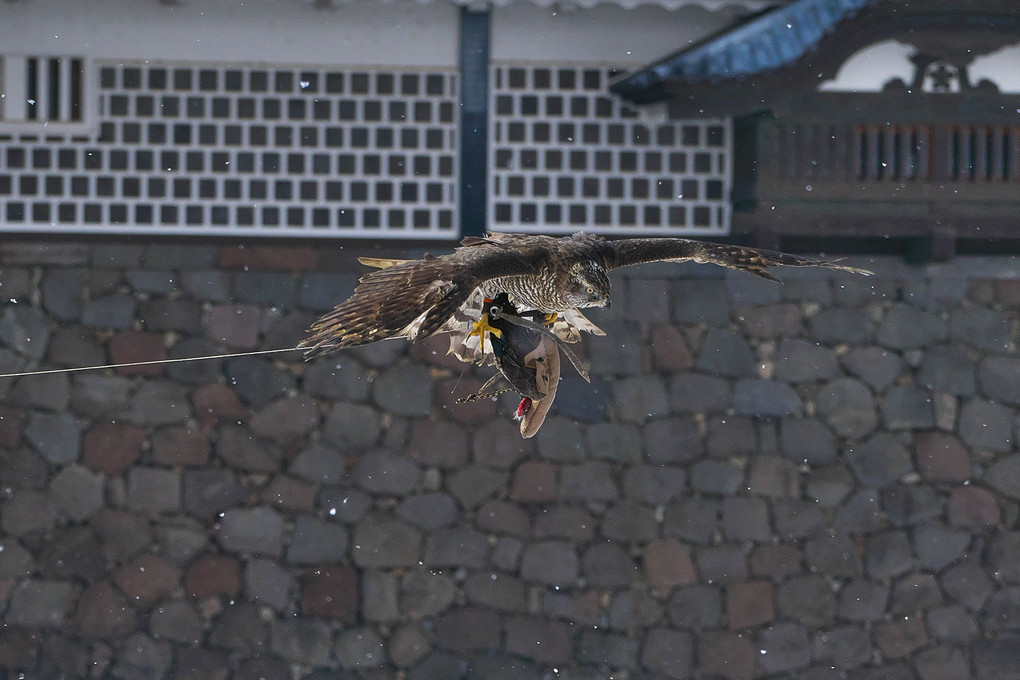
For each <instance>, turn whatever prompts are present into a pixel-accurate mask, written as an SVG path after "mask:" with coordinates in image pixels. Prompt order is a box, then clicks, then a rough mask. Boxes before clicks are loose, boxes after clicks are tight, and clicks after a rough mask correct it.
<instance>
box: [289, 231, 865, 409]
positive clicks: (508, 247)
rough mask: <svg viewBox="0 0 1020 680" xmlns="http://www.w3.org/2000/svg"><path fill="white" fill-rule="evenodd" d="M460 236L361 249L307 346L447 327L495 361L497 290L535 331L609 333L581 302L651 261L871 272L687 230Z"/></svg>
mask: <svg viewBox="0 0 1020 680" xmlns="http://www.w3.org/2000/svg"><path fill="white" fill-rule="evenodd" d="M462 243H463V245H462V246H461V247H459V248H456V249H454V251H453V252H452V253H448V254H446V255H440V256H431V255H426V256H425V257H424V258H422V259H420V260H392V259H382V258H360V261H361V262H362V263H363V264H366V265H369V266H373V267H378V268H379V270H378V271H373V272H370V273H368V274H366V275H365V276H363V277H362V278H361V281H360V283H359V285H358V287H357V288H356V289H355V291H354V294H353V295H352V296H351V297H349V298H348V299H347V300H344V301H343V302H341V303H340V304H339V305H337V306H336V308H334V309H333V311H331V312H329V313H327V314H325V315H324V316H323V317H322V318H320V319H319V320H318V321H316V322H315V323H314V324H313V325H312V327H311V329H310V332H311V335H310V336H309V337H308V338H306V339H305V340H304V341H303V342H302V343H301V347H303V348H305V350H306V356H308V357H312V356H316V355H319V354H323V353H328V352H332V351H334V350H339V349H343V348H344V347H354V346H357V345H363V344H366V343H369V342H374V341H376V340H385V339H387V338H400V337H403V338H407V339H409V340H412V341H414V340H418V339H421V338H427V337H429V336H430V335H433V334H435V333H441V332H446V333H449V334H450V352H451V353H453V354H455V355H456V356H457V357H458V358H460V359H461V360H462V361H476V362H484V361H489V362H494V363H497V365H498V362H495V359H494V357H493V356H492V344H491V342H486V340H487V335H490V336H491V335H493V333H492V329H493V327H492V326H491V325H490V324H489V314H488V313H487V309H486V308H487V306H488V305H490V304H491V303H492V301H493V300H495V299H497V298H498V297H499V296H500V294H506V296H507V300H508V301H509V303H510V304H509V307H507V309H511V310H513V313H512V314H511V316H514V317H515V318H522V317H526V316H528V315H530V316H532V317H540V318H538V320H539V321H541V323H539V324H535V323H533V324H532V325H533V326H534V328H532V330H534V331H535V333H536V335H535V337H536V338H537V337H538V336H540V335H542V333H541V332H538V331H537V330H535V329H538V328H539V327H541V328H545V329H547V330H548V331H551V333H550V334H549V335H550V336H555V337H556V338H558V339H561V340H564V341H566V342H576V341H577V340H579V339H580V331H587V332H590V333H595V334H598V335H603V333H602V331H601V330H599V329H598V327H596V326H595V325H594V324H592V323H591V322H590V321H588V319H586V318H585V317H584V315H583V314H582V313H581V312H580V311H579V310H580V309H583V308H585V307H605V306H607V305H608V304H609V300H610V290H609V276H608V275H609V272H611V271H612V270H614V269H617V268H619V267H626V266H629V265H633V264H643V263H646V262H657V261H668V262H684V261H692V262H699V263H706V264H717V265H721V266H723V267H729V268H731V269H738V270H741V271H745V272H748V273H750V274H754V275H756V276H760V277H761V278H763V279H768V280H770V281H778V279H776V278H775V277H774V276H773V275H772V274H770V273H769V272H768V271H766V270H767V268H769V267H776V266H784V267H827V268H830V269H838V270H843V271H848V272H853V273H857V274H870V273H871V272H868V271H867V270H863V269H857V268H854V267H848V266H846V265H842V264H839V263H838V262H833V261H826V260H812V259H807V258H801V257H796V256H794V255H786V254H783V253H776V252H770V251H765V250H758V249H755V248H745V247H742V246H731V245H723V244H719V243H709V242H705V241H694V240H690V239H683V238H632V239H621V240H617V241H607V240H605V239H603V238H601V237H599V236H593V235H590V234H585V233H581V232H579V233H576V234H574V235H572V236H566V237H562V238H555V237H551V236H538V235H527V234H489V235H488V236H487V237H484V238H479V237H468V238H466V239H464V240H463V242H462ZM517 314H520V315H521V316H520V317H517V316H516V315H517ZM514 334H519V331H514ZM556 344H560V346H561V347H564V348H565V345H562V344H561V343H556ZM550 347H551V350H550ZM543 351H544V352H545V356H549V354H550V353H555V344H553V345H550V346H545V350H543ZM568 356H569V357H570V358H571V361H572V362H574V358H573V357H572V355H571V354H568ZM574 363H575V367H577V368H578V369H579V370H582V369H580V366H579V365H578V364H577V363H576V362H574ZM515 387H518V391H521V392H522V393H524V389H521V386H517V385H515ZM550 401H551V399H550Z"/></svg>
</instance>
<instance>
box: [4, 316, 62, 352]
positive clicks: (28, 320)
mask: <svg viewBox="0 0 1020 680" xmlns="http://www.w3.org/2000/svg"><path fill="white" fill-rule="evenodd" d="M49 340H50V327H49V322H48V321H47V320H46V317H44V316H43V314H42V312H40V311H39V310H38V309H36V308H35V307H29V306H28V305H7V306H6V308H5V309H4V311H3V314H0V342H2V343H3V344H4V345H6V346H7V347H9V348H10V349H11V350H12V351H14V352H16V353H18V354H20V355H22V356H26V357H28V358H30V359H35V360H36V361H38V360H40V359H42V358H43V357H44V356H46V348H47V346H48V345H49Z"/></svg>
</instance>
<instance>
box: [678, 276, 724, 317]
mask: <svg viewBox="0 0 1020 680" xmlns="http://www.w3.org/2000/svg"><path fill="white" fill-rule="evenodd" d="M729 312H730V296H729V291H728V290H727V288H726V283H725V282H724V281H721V280H695V281H685V280H679V281H674V282H673V319H674V320H675V321H678V322H681V323H707V324H709V325H711V326H723V325H725V324H726V323H727V322H728V321H729V318H730V314H729Z"/></svg>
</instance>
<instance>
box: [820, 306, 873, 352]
mask: <svg viewBox="0 0 1020 680" xmlns="http://www.w3.org/2000/svg"><path fill="white" fill-rule="evenodd" d="M808 326H809V327H810V329H811V337H812V338H813V339H814V340H815V341H816V342H821V343H825V344H828V345H840V344H843V343H847V344H852V345H861V344H864V343H866V342H868V341H869V340H870V339H871V337H872V335H874V325H873V323H872V321H871V317H870V315H869V314H868V313H867V311H866V310H863V309H848V308H845V307H835V308H830V309H823V310H821V311H820V312H818V313H817V314H815V315H814V316H813V317H811V318H810V319H808Z"/></svg>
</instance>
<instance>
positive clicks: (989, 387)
mask: <svg viewBox="0 0 1020 680" xmlns="http://www.w3.org/2000/svg"><path fill="white" fill-rule="evenodd" d="M978 376H979V379H980V381H981V391H982V392H983V393H984V395H985V396H986V397H987V398H988V399H990V400H992V401H995V402H999V403H1002V404H1008V405H1011V406H1020V359H1015V358H1012V357H987V358H985V359H984V360H983V361H982V362H981V366H980V368H979V369H978Z"/></svg>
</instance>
